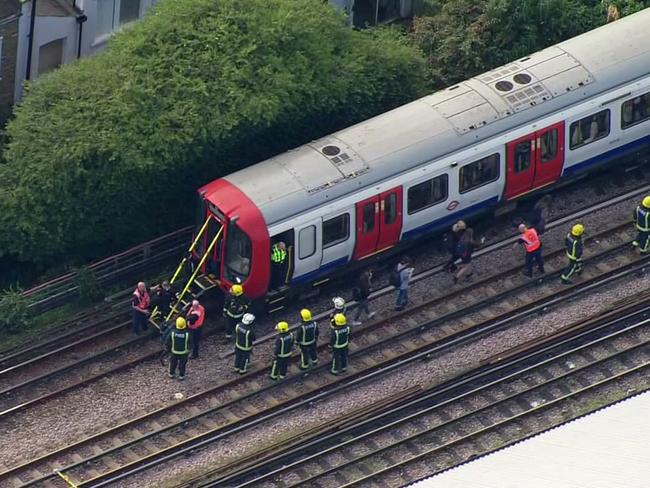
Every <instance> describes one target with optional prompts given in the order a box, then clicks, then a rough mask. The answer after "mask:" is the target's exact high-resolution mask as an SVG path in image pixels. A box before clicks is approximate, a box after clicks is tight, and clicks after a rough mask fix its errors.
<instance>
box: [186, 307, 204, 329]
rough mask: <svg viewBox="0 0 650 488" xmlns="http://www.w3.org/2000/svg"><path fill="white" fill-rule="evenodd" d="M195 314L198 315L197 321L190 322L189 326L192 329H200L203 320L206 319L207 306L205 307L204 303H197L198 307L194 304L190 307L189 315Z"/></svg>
mask: <svg viewBox="0 0 650 488" xmlns="http://www.w3.org/2000/svg"><path fill="white" fill-rule="evenodd" d="M191 314H194V315H196V316H197V319H196V322H194V323H193V324H189V325H188V327H189V328H190V329H198V328H199V327H201V326H202V325H203V321H204V320H205V308H203V305H197V306H196V307H194V306H192V307H191V308H190V311H189V313H188V315H191Z"/></svg>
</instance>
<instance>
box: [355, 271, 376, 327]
mask: <svg viewBox="0 0 650 488" xmlns="http://www.w3.org/2000/svg"><path fill="white" fill-rule="evenodd" d="M371 283H372V269H370V268H368V269H366V270H364V271H363V272H362V273H361V274H360V275H359V282H358V284H357V286H356V287H355V288H354V299H355V300H356V301H357V302H358V305H357V314H356V316H355V317H354V321H353V322H352V325H361V315H362V314H363V313H365V314H366V317H368V318H369V319H371V318H373V317H374V316H375V312H371V311H370V309H369V308H368V297H369V296H370V286H371Z"/></svg>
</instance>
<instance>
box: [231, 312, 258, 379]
mask: <svg viewBox="0 0 650 488" xmlns="http://www.w3.org/2000/svg"><path fill="white" fill-rule="evenodd" d="M254 320H255V316H254V315H253V314H251V313H245V314H244V316H243V317H242V319H241V322H239V323H237V325H236V326H235V371H237V372H238V373H239V374H244V373H246V371H248V364H249V363H250V357H251V351H252V350H253V342H254V341H255V331H254V330H253V321H254Z"/></svg>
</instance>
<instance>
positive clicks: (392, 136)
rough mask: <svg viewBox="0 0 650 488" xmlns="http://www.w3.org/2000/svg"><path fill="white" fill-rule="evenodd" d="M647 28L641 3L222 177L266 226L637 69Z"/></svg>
mask: <svg viewBox="0 0 650 488" xmlns="http://www.w3.org/2000/svg"><path fill="white" fill-rule="evenodd" d="M648 26H650V9H646V10H643V11H641V12H639V13H636V14H634V15H631V16H628V17H625V18H623V19H621V20H618V21H615V22H612V23H610V24H607V25H605V26H602V27H600V28H598V29H595V30H592V31H590V32H587V33H585V34H582V35H580V36H578V37H575V38H573V39H570V40H568V41H565V42H561V43H559V44H557V45H555V46H552V47H549V48H547V49H544V50H542V51H539V52H537V53H535V54H532V55H530V56H526V57H524V58H521V59H519V60H517V61H513V62H511V63H509V64H506V65H504V66H501V67H499V68H496V69H494V70H492V71H488V72H487V73H483V74H481V75H479V76H476V77H474V78H471V79H469V80H467V81H463V82H461V83H458V84H457V85H454V86H452V87H449V88H447V89H445V90H442V91H438V92H435V93H433V94H431V95H428V96H425V97H423V98H421V99H419V100H416V101H414V102H411V103H408V104H406V105H404V106H401V107H398V108H396V109H394V110H391V111H389V112H386V113H384V114H381V115H378V116H376V117H374V118H371V119H369V120H367V121H365V122H361V123H359V124H356V125H354V126H352V127H349V128H347V129H343V130H341V131H338V132H336V133H334V134H332V135H328V136H326V137H323V138H321V139H318V140H316V141H312V142H311V143H309V144H305V145H303V146H301V147H299V148H296V149H293V150H290V151H287V152H285V153H283V154H280V155H278V156H275V157H273V158H271V159H268V160H266V161H263V162H261V163H258V164H255V165H253V166H250V167H248V168H245V169H243V170H240V171H237V172H235V173H232V174H230V175H228V176H226V177H225V179H226V180H227V181H229V182H230V183H232V184H233V185H235V186H237V187H238V188H239V189H240V190H241V191H242V192H243V193H245V194H246V195H247V196H248V197H249V198H250V199H251V200H252V202H253V203H254V204H255V205H257V206H258V207H259V209H260V210H261V212H262V215H263V216H264V219H265V221H266V223H267V225H268V226H270V225H272V224H274V223H278V222H281V221H283V220H285V219H287V218H289V217H291V216H293V215H295V214H297V213H300V212H302V211H305V210H307V209H310V208H314V207H316V206H320V205H326V204H327V203H329V202H331V201H333V200H336V199H338V198H340V197H342V196H344V195H347V194H349V193H351V192H353V191H355V190H357V189H359V188H364V187H367V186H370V185H373V184H376V183H379V182H381V181H383V180H385V179H387V178H390V177H393V176H397V175H399V174H400V173H404V172H406V171H409V170H412V169H414V168H416V167H418V166H420V165H423V164H425V163H427V162H430V161H432V160H435V159H437V158H440V157H442V156H444V155H446V154H449V153H451V152H453V151H457V150H459V149H463V148H467V147H469V146H471V145H473V144H475V143H477V142H479V141H482V140H484V139H487V138H489V137H492V136H495V135H497V134H500V133H503V132H505V131H507V130H509V129H511V128H512V127H516V126H519V125H524V124H526V123H528V122H530V121H533V120H535V119H538V118H540V117H543V116H546V115H548V114H551V113H554V112H557V111H560V110H562V109H564V108H566V107H568V106H571V105H572V104H574V103H577V102H579V101H582V100H584V99H585V98H589V97H592V96H595V95H597V94H599V93H603V92H605V91H607V90H611V89H613V88H615V87H617V86H619V85H621V84H623V83H626V82H630V81H633V80H635V79H637V78H639V77H642V76H644V75H647V74H648V72H649V68H648V66H650V29H649V28H648ZM206 197H207V198H209V195H206Z"/></svg>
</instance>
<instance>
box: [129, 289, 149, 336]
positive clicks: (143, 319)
mask: <svg viewBox="0 0 650 488" xmlns="http://www.w3.org/2000/svg"><path fill="white" fill-rule="evenodd" d="M150 306H151V297H150V296H149V292H148V291H147V285H145V284H144V282H142V281H141V282H139V283H138V286H137V287H136V288H135V290H133V298H132V299H131V309H132V310H133V332H135V334H136V335H140V333H141V332H146V330H147V324H148V323H149V315H150V314H151V311H150V310H149V307H150Z"/></svg>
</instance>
